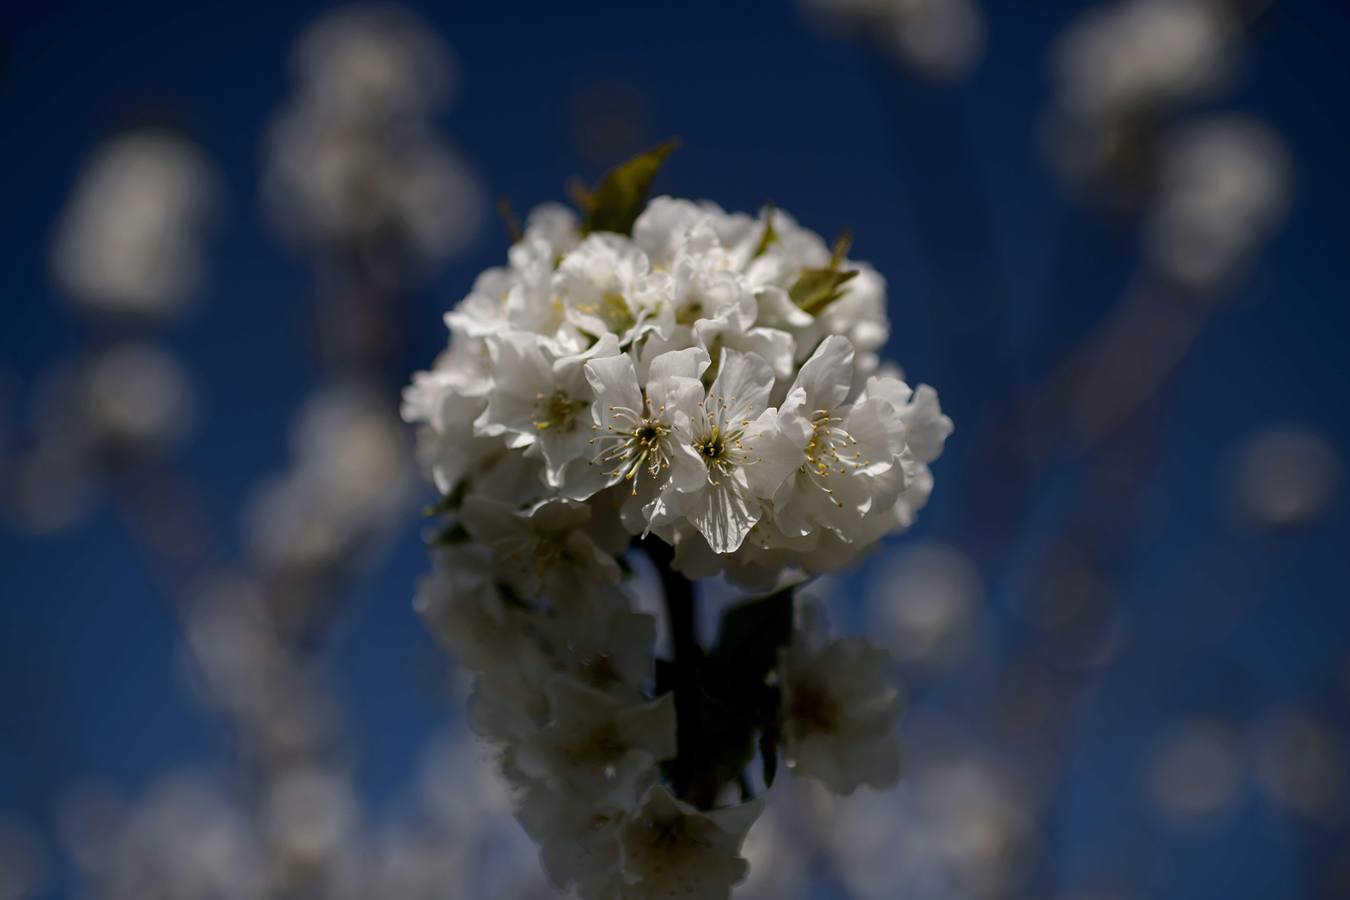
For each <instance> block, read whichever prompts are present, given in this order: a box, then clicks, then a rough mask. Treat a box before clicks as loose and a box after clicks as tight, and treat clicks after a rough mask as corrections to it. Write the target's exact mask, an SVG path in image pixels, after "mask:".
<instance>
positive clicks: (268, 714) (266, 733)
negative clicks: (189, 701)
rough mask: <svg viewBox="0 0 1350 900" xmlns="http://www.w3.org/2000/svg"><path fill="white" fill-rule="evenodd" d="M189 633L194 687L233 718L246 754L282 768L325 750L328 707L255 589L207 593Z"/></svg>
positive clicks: (214, 587) (220, 584)
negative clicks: (315, 750) (290, 761)
mask: <svg viewBox="0 0 1350 900" xmlns="http://www.w3.org/2000/svg"><path fill="white" fill-rule="evenodd" d="M186 632H187V643H188V647H189V648H190V650H191V653H192V660H193V662H194V666H193V668H192V674H193V675H194V676H195V678H196V679H198V681H197V682H196V683H195V686H197V687H200V688H201V689H202V691H203V695H204V696H203V699H204V701H205V702H206V703H208V704H209V705H212V706H216V707H219V708H221V709H223V710H224V711H225V712H227V713H228V714H229V715H230V717H231V720H232V721H233V722H234V723H235V726H236V727H237V728H238V729H239V732H240V734H239V738H240V741H241V743H242V744H243V745H244V747H245V749H246V750H247V751H248V752H250V753H251V754H252V755H254V756H255V757H259V758H262V759H265V760H284V759H290V758H295V757H303V756H304V755H306V754H308V753H310V752H311V751H312V750H313V748H315V747H317V746H322V744H323V742H324V740H325V739H326V738H328V737H329V735H330V731H331V728H332V719H333V711H332V709H331V708H330V702H329V701H328V698H327V697H326V695H324V694H323V693H321V692H320V691H319V689H318V686H317V685H316V684H315V681H314V674H313V673H312V672H310V671H309V670H308V669H306V668H303V667H301V666H298V665H297V664H296V662H295V660H294V659H293V657H292V656H291V655H290V654H289V653H288V652H287V649H286V647H285V646H284V645H283V643H282V639H281V636H280V635H279V634H278V633H277V629H276V625H275V623H274V622H273V620H272V618H271V616H270V615H269V614H268V610H267V609H266V608H265V606H264V604H263V599H262V596H261V594H260V592H259V590H258V588H257V587H256V586H255V585H253V584H250V583H249V582H247V581H245V580H242V579H231V578H222V579H220V580H218V581H216V582H214V583H212V584H210V585H208V586H207V587H206V588H205V589H204V590H203V591H202V592H201V595H200V596H199V597H198V598H197V599H196V602H195V603H193V604H192V605H191V607H190V608H189V610H188V616H187V623H186Z"/></svg>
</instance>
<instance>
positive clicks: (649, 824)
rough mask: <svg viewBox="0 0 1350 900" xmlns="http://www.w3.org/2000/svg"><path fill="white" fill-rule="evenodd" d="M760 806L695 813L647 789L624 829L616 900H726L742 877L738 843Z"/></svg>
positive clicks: (657, 789)
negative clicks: (682, 899) (673, 899)
mask: <svg viewBox="0 0 1350 900" xmlns="http://www.w3.org/2000/svg"><path fill="white" fill-rule="evenodd" d="M762 810H763V803H762V802H761V801H758V800H756V801H752V802H750V803H742V804H740V805H739V806H731V807H726V808H723V809H717V810H713V811H711V812H700V811H699V810H697V809H695V808H694V807H692V806H690V805H688V804H687V803H684V802H682V801H680V800H678V799H676V798H675V797H674V796H672V795H671V793H670V791H669V790H667V789H666V787H665V786H664V785H660V784H657V785H653V786H652V788H651V790H650V791H648V793H647V798H646V800H645V801H644V803H643V804H642V808H641V811H640V812H639V814H638V815H637V816H636V817H634V818H633V819H631V820H629V821H628V822H627V823H625V824H624V826H623V829H622V832H621V837H620V844H621V846H622V847H623V876H622V880H623V883H622V884H621V885H620V887H619V891H618V896H619V897H621V898H622V900H662V898H667V897H699V898H702V900H718V898H722V900H726V898H728V897H730V896H731V888H732V886H733V885H734V884H736V883H737V882H739V881H740V880H741V879H742V878H744V877H745V875H746V871H747V865H746V862H745V860H744V859H742V858H741V844H742V843H743V842H744V841H745V836H746V833H747V832H749V830H750V826H751V825H752V824H754V822H755V819H757V818H758V817H759V814H760V812H761V811H762Z"/></svg>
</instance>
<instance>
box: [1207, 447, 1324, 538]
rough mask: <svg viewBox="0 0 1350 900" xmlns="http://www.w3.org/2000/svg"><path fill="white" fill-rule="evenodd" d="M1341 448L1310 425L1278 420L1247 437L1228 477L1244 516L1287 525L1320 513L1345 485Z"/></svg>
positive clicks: (1252, 521) (1257, 522)
mask: <svg viewBox="0 0 1350 900" xmlns="http://www.w3.org/2000/svg"><path fill="white" fill-rule="evenodd" d="M1341 466H1342V463H1341V454H1340V453H1339V452H1338V451H1337V449H1336V448H1335V447H1334V446H1332V444H1331V443H1330V442H1329V441H1328V440H1327V438H1326V436H1325V435H1323V434H1321V433H1320V432H1318V431H1316V430H1314V429H1312V428H1309V427H1307V426H1304V425H1292V424H1290V425H1274V426H1270V427H1268V428H1265V429H1262V430H1261V431H1258V432H1256V433H1255V434H1253V435H1251V436H1250V437H1248V438H1246V439H1245V440H1243V441H1242V443H1241V444H1240V445H1239V446H1238V447H1237V448H1236V449H1235V451H1234V452H1233V455H1232V458H1231V459H1230V461H1229V464H1228V466H1227V471H1226V477H1225V487H1226V489H1227V492H1228V494H1229V498H1230V503H1231V504H1232V508H1233V512H1234V514H1235V515H1236V517H1237V518H1238V520H1239V521H1240V522H1242V523H1244V524H1247V525H1250V526H1256V527H1261V528H1284V527H1292V526H1296V525H1302V524H1305V523H1307V522H1309V521H1312V520H1314V519H1316V518H1317V517H1318V516H1319V515H1321V514H1322V513H1323V512H1325V511H1326V510H1327V508H1328V507H1329V506H1330V504H1331V503H1332V501H1333V499H1334V497H1335V494H1336V491H1337V489H1338V487H1339V485H1340V476H1341Z"/></svg>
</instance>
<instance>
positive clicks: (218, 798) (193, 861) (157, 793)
mask: <svg viewBox="0 0 1350 900" xmlns="http://www.w3.org/2000/svg"><path fill="white" fill-rule="evenodd" d="M68 818H69V820H70V821H69V825H68V831H69V833H70V836H71V839H72V840H73V841H75V842H76V844H75V846H74V847H73V850H74V854H75V859H76V861H77V862H78V864H79V866H80V869H81V874H82V875H83V877H84V879H85V880H86V881H87V882H89V883H90V884H91V885H92V886H96V889H95V890H93V891H92V892H91V893H92V894H93V895H94V896H97V897H99V898H100V900H206V898H211V900H264V898H266V897H267V896H268V894H267V879H266V871H267V869H266V865H265V864H264V853H263V848H262V847H261V845H260V843H259V841H258V838H257V836H256V834H254V832H253V830H252V829H251V828H250V825H249V822H248V819H247V817H246V815H245V814H244V812H243V811H242V810H241V809H240V808H239V807H238V806H237V805H236V804H235V803H234V802H233V801H232V800H231V799H230V797H229V796H228V795H227V794H226V793H225V792H224V791H223V790H222V788H221V787H220V785H219V784H218V783H217V781H216V780H215V779H214V778H212V777H211V776H209V775H207V774H206V773H203V772H195V771H184V772H177V773H172V774H170V775H167V776H165V777H164V778H162V779H161V780H160V781H158V782H156V783H155V784H154V786H153V787H152V788H151V790H150V792H149V793H148V794H147V795H146V797H145V798H144V800H143V801H142V802H141V803H140V804H138V805H136V806H133V807H131V808H129V809H127V810H125V811H121V812H119V811H118V810H117V808H116V807H115V806H109V805H108V804H107V803H103V802H99V801H97V800H95V799H94V798H91V797H88V796H86V797H85V798H83V799H76V800H75V801H74V805H73V807H72V809H71V810H70V814H69V817H68Z"/></svg>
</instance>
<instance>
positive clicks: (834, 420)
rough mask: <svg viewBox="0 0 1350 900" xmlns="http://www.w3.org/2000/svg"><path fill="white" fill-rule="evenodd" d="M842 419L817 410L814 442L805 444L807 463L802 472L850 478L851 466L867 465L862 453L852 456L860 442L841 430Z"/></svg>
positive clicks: (813, 430)
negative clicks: (848, 475)
mask: <svg viewBox="0 0 1350 900" xmlns="http://www.w3.org/2000/svg"><path fill="white" fill-rule="evenodd" d="M842 421H843V419H841V418H840V417H839V416H834V415H831V414H830V411H829V410H828V409H818V410H816V411H815V414H814V415H812V416H811V439H810V440H809V441H807V442H806V464H805V465H804V466H802V471H804V472H807V473H809V474H812V475H819V476H822V477H824V476H827V475H831V474H835V475H847V474H848V472H849V467H857V466H864V465H866V464H867V461H866V460H864V459H863V458H862V451H861V450H855V451H853V452H852V453H851V454H850V453H849V451H850V450H852V449H853V448H854V447H856V446H857V444H858V442H857V440H855V439H854V438H853V437H852V436H851V435H850V434H849V433H848V432H847V431H845V430H844V429H842V428H840V427H839V423H840V422H842Z"/></svg>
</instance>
